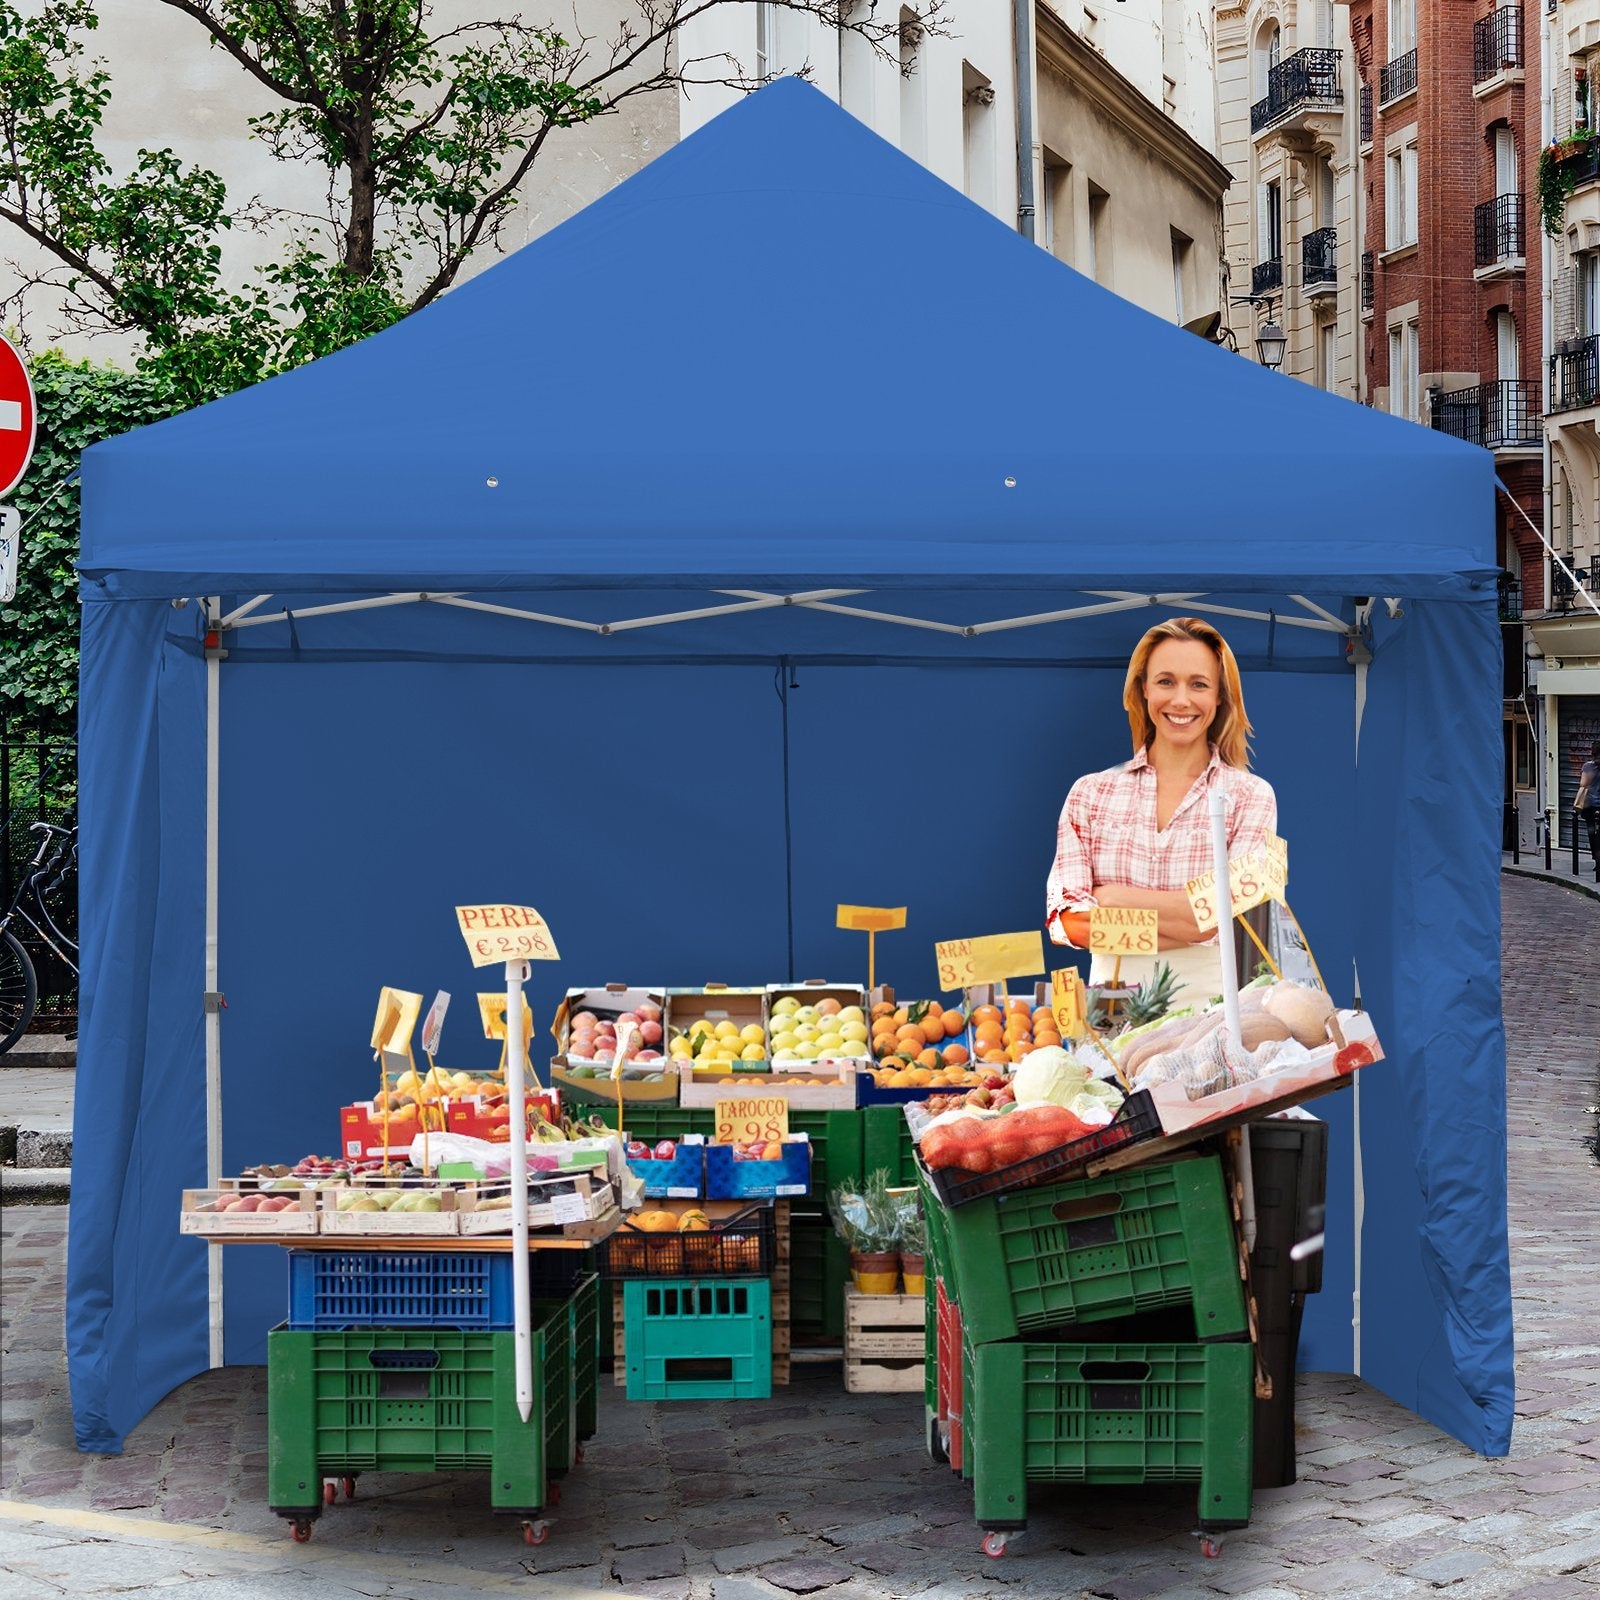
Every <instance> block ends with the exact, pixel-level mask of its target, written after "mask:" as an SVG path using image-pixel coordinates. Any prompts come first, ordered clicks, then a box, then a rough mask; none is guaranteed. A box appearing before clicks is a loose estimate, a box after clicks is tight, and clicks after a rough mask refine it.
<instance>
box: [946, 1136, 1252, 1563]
mask: <svg viewBox="0 0 1600 1600" xmlns="http://www.w3.org/2000/svg"><path fill="white" fill-rule="evenodd" d="M922 1182H923V1202H924V1207H925V1210H926V1212H927V1214H928V1220H929V1230H928V1231H929V1253H930V1256H931V1257H932V1262H931V1271H930V1276H931V1278H932V1279H933V1280H934V1282H933V1286H932V1288H931V1290H930V1294H929V1312H930V1316H931V1320H932V1323H933V1328H932V1332H931V1334H930V1335H929V1341H930V1349H931V1352H932V1355H933V1359H934V1361H935V1366H936V1371H935V1374H934V1380H933V1383H932V1385H931V1386H930V1387H929V1389H928V1391H927V1397H926V1404H927V1405H928V1408H929V1445H930V1449H931V1450H933V1451H934V1453H935V1454H943V1455H945V1456H947V1458H948V1460H949V1464H950V1466H951V1469H952V1470H953V1471H957V1472H959V1473H961V1474H962V1476H963V1477H967V1478H970V1479H971V1480H972V1484H973V1493H974V1502H975V1508H976V1514H977V1518H978V1521H979V1522H980V1523H981V1524H982V1525H983V1527H984V1528H985V1530H986V1538H985V1541H984V1548H985V1550H986V1551H988V1552H989V1553H990V1554H999V1553H1000V1552H1001V1551H1003V1550H1004V1548H1005V1542H1006V1537H1007V1535H1008V1534H1009V1533H1010V1532H1011V1531H1013V1530H1016V1529H1019V1528H1022V1527H1024V1526H1025V1525H1026V1521H1027V1504H1028V1484H1029V1483H1040V1482H1057V1483H1085V1484H1096V1483H1118V1484H1138V1483H1173V1482H1192V1483H1194V1484H1196V1485H1197V1488H1198V1493H1199V1518H1200V1527H1201V1530H1202V1533H1203V1534H1204V1535H1205V1536H1206V1538H1207V1548H1208V1550H1210V1549H1215V1548H1220V1535H1221V1533H1222V1532H1223V1531H1224V1530H1226V1529H1228V1528H1236V1527H1242V1526H1244V1525H1245V1524H1246V1523H1247V1522H1248V1521H1249V1518H1250V1506H1251V1448H1252V1441H1251V1435H1252V1412H1253V1406H1254V1397H1255V1387H1254V1380H1255V1360H1254V1351H1253V1348H1252V1346H1251V1343H1250V1325H1249V1318H1248V1313H1247V1309H1246V1301H1245V1294H1244V1286H1243V1283H1242V1280H1241V1274H1240V1257H1239V1250H1238V1243H1237V1238H1236V1233H1235V1227H1234V1215H1233V1208H1232V1205H1231V1202H1230V1200H1229V1197H1228V1194H1227V1190H1226V1188H1225V1186H1224V1182H1223V1174H1222V1167H1221V1161H1220V1158H1219V1157H1218V1156H1216V1155H1200V1156H1195V1157H1191V1158H1187V1159H1181V1160H1177V1161H1171V1162H1168V1163H1165V1164H1163V1165H1159V1166H1157V1165H1151V1166H1142V1167H1135V1168H1132V1169H1130V1170H1127V1171H1124V1172H1119V1173H1115V1174H1109V1175H1107V1176H1104V1177H1100V1178H1088V1179H1080V1180H1077V1181H1073V1182H1068V1183H1056V1184H1049V1185H1044V1186H1041V1187H1038V1188H1031V1189H1023V1190H1018V1191H1013V1192H1009V1193H1001V1194H992V1195H987V1196H983V1197H981V1198H978V1199H975V1200H971V1201H968V1202H966V1203H965V1204H962V1205H959V1206H954V1207H946V1206H944V1205H943V1204H942V1203H941V1202H940V1201H939V1199H938V1198H937V1196H936V1194H935V1193H934V1191H933V1188H932V1186H931V1185H930V1184H929V1183H928V1182H927V1180H926V1178H925V1177H924V1178H923V1180H922Z"/></svg>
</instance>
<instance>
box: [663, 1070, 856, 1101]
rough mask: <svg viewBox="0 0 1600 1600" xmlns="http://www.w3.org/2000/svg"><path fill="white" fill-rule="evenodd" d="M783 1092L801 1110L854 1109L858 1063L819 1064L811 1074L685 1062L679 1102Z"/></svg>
mask: <svg viewBox="0 0 1600 1600" xmlns="http://www.w3.org/2000/svg"><path fill="white" fill-rule="evenodd" d="M765 1095H782V1096H783V1097H784V1099H785V1100H787V1101H788V1103H789V1105H790V1106H791V1107H793V1108H794V1109H795V1110H797V1111H800V1110H804V1111H852V1110H854V1109H855V1103H856V1067H855V1063H854V1062H851V1061H837V1062H834V1063H833V1064H831V1065H830V1066H826V1067H823V1066H818V1067H817V1069H816V1071H815V1072H814V1073H813V1074H812V1076H811V1077H807V1078H802V1077H800V1075H799V1074H798V1073H784V1072H772V1073H765V1074H759V1073H733V1072H729V1071H728V1070H726V1069H725V1068H716V1067H693V1066H690V1065H687V1064H683V1065H682V1066H681V1067H680V1070H679V1074H678V1104H679V1105H683V1106H705V1107H715V1106H716V1104H717V1102H718V1101H719V1100H732V1099H736V1098H740V1097H745V1096H750V1097H761V1096H765Z"/></svg>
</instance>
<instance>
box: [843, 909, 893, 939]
mask: <svg viewBox="0 0 1600 1600" xmlns="http://www.w3.org/2000/svg"><path fill="white" fill-rule="evenodd" d="M905 925H906V908H905V907H904V906H840V907H839V911H838V916H837V918H836V920H835V922H834V926H835V927H836V928H853V929H854V930H855V931H856V932H857V933H887V932H888V931H889V930H890V929H891V928H903V927H905Z"/></svg>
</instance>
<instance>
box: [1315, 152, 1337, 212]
mask: <svg viewBox="0 0 1600 1600" xmlns="http://www.w3.org/2000/svg"><path fill="white" fill-rule="evenodd" d="M1316 195H1317V226H1318V227H1319V228H1331V227H1333V226H1335V224H1336V222H1337V220H1338V219H1337V218H1336V216H1335V215H1334V206H1335V196H1334V188H1333V163H1332V162H1331V161H1329V160H1328V158H1327V157H1326V156H1319V157H1318V158H1317V188H1316Z"/></svg>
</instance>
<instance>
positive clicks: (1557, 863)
mask: <svg viewBox="0 0 1600 1600" xmlns="http://www.w3.org/2000/svg"><path fill="white" fill-rule="evenodd" d="M1521 856H1522V858H1521V860H1520V861H1513V860H1512V859H1511V852H1510V851H1509V850H1507V851H1504V852H1503V853H1502V854H1501V857H1500V870H1501V871H1502V872H1503V873H1508V874H1512V875H1515V876H1517V877H1523V878H1537V879H1541V880H1543V881H1544V882H1546V883H1559V884H1562V885H1564V886H1565V887H1566V888H1568V889H1578V890H1581V891H1582V892H1583V893H1584V894H1587V895H1592V896H1593V897H1594V898H1595V899H1597V900H1600V880H1597V879H1596V877H1595V870H1594V861H1593V860H1592V858H1591V857H1590V855H1589V849H1588V846H1587V845H1585V846H1584V849H1583V853H1582V855H1581V856H1580V857H1579V859H1578V870H1577V871H1576V872H1574V871H1573V870H1572V851H1571V850H1570V849H1568V850H1555V851H1552V852H1551V855H1550V865H1549V867H1548V868H1546V866H1545V864H1544V851H1542V850H1539V851H1532V850H1524V851H1523V852H1522V853H1521Z"/></svg>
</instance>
